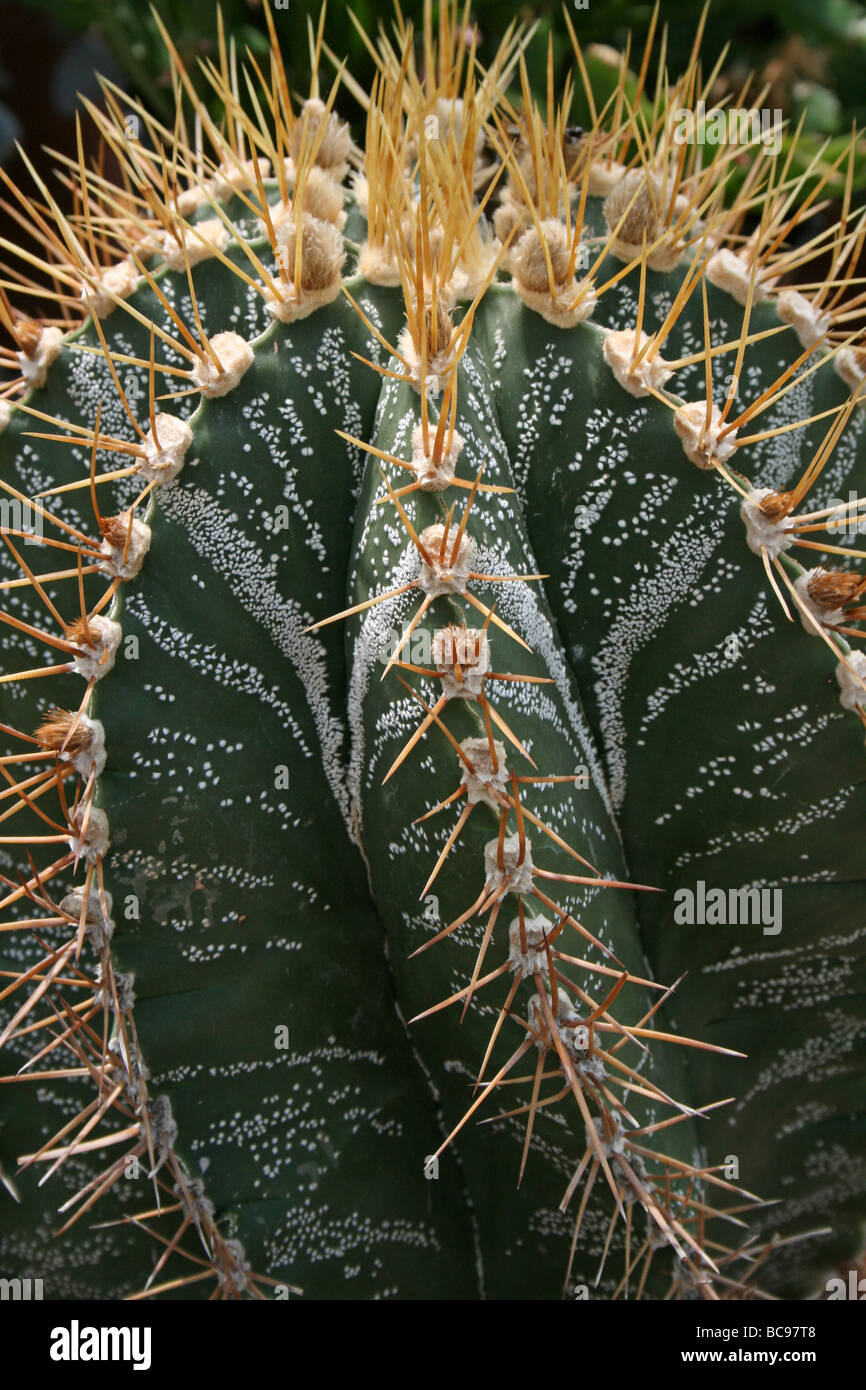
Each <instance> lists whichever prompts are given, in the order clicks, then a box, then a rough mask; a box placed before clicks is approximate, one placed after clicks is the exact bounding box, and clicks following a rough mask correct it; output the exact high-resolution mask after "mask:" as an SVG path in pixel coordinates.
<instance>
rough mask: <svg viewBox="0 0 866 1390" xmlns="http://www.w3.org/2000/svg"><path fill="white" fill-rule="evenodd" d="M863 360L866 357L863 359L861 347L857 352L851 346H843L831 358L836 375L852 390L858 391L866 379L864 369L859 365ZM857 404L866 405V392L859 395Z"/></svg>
mask: <svg viewBox="0 0 866 1390" xmlns="http://www.w3.org/2000/svg"><path fill="white" fill-rule="evenodd" d="M864 360H866V359H864V355H863V351H862V349H861V350H860V352H859V353H857V352H855V351H854V349H853V348H843V349H842V351H841V352H837V353H836V356H835V357H834V358H833V368H834V370H835V372H836V375H837V376H840V377H841V378H842V380H843V381H844V383H845V385H846V386H848V387H850V389H851V390H852V391H854V392H857V391H860V390H861V388H862V386H863V382H864V381H866V370H864V368H863V366H861V363H862V362H864ZM858 405H866V392H864V393H863V394H862V395H861V396H860V399H859V401H858Z"/></svg>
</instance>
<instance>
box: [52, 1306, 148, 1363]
mask: <svg viewBox="0 0 866 1390" xmlns="http://www.w3.org/2000/svg"><path fill="white" fill-rule="evenodd" d="M150 1339H151V1329H150V1328H149V1327H82V1326H81V1325H80V1323H79V1322H78V1319H77V1318H73V1319H72V1321H71V1323H70V1324H69V1326H68V1327H54V1328H52V1329H51V1346H50V1347H49V1355H50V1357H51V1360H52V1361H131V1362H132V1369H133V1370H134V1371H148V1370H150Z"/></svg>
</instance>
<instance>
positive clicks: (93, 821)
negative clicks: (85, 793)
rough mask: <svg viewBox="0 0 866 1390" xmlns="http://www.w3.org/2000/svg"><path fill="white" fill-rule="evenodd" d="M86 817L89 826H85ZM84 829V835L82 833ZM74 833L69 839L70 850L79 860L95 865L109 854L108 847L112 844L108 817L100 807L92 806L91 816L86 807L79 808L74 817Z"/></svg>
mask: <svg viewBox="0 0 866 1390" xmlns="http://www.w3.org/2000/svg"><path fill="white" fill-rule="evenodd" d="M85 817H86V819H87V825H86V826H85V825H84V820H85ZM82 828H83V829H84V835H83V836H82V834H81V831H82ZM72 830H73V833H72V834H71V835H70V836H69V837H68V839H69V848H70V849H71V850H72V853H73V854H74V855H75V856H76V858H78V859H84V860H86V862H87V863H88V864H95V863H96V861H97V859H102V858H104V856H105V855H106V854H107V853H108V846H109V844H110V843H111V840H110V838H109V834H108V816H107V815H106V814H105V812H104V811H100V809H99V807H98V806H90V814H89V815H88V814H87V807H86V806H79V808H78V810H77V811H75V813H74V814H73V817H72Z"/></svg>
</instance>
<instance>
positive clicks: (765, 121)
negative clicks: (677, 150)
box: [673, 101, 782, 154]
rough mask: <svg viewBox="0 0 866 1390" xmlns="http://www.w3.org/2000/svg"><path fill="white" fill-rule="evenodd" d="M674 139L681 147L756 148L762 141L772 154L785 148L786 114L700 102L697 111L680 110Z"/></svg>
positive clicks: (683, 108) (678, 110)
mask: <svg viewBox="0 0 866 1390" xmlns="http://www.w3.org/2000/svg"><path fill="white" fill-rule="evenodd" d="M673 138H674V141H675V142H676V144H678V145H756V144H757V143H758V141H759V140H760V142H761V144H762V145H764V146H765V147H766V148H767V149H768V150H770V152H771V153H772V154H778V153H779V150H780V149H781V148H782V112H781V110H780V109H779V108H776V109H775V110H773V111H770V110H769V109H768V108H767V107H764V108H763V109H762V110H760V111H758V110H756V109H755V108H754V107H752V108H748V109H746V108H743V107H727V108H726V107H721V106H713V107H711V108H710V110H709V111H708V110H707V106H706V102H704V101H698V102H696V104H695V109H694V111H690V110H689V109H688V108H687V107H683V106H681V107H678V108H677V110H676V111H675V112H674V130H673Z"/></svg>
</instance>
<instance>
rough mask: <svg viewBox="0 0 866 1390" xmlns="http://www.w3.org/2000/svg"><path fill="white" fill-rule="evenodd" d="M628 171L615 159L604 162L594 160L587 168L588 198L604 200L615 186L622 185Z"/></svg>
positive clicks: (602, 160)
mask: <svg viewBox="0 0 866 1390" xmlns="http://www.w3.org/2000/svg"><path fill="white" fill-rule="evenodd" d="M627 173H628V170H627V169H626V167H625V165H624V164H619V163H618V162H617V161H616V160H615V159H611V160H609V161H608V160H604V159H595V160H593V162H592V163H591V164H590V166H589V188H588V189H587V192H588V193H589V196H590V198H606V197H607V195H608V193H612V192H613V190H614V189H615V188H616V186H617V184H619V183H622V180H623V179H624V178H625V176H626V174H627Z"/></svg>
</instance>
